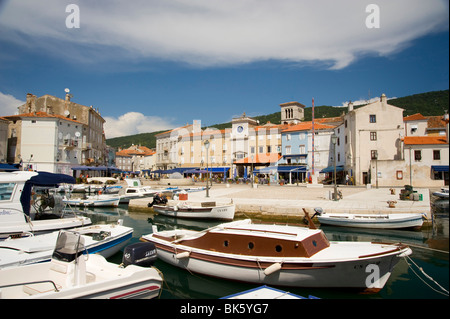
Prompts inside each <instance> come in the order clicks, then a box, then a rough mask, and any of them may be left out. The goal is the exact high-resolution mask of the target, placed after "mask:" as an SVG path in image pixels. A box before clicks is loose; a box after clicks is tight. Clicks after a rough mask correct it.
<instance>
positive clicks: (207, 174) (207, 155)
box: [204, 140, 209, 197]
mask: <svg viewBox="0 0 450 319" xmlns="http://www.w3.org/2000/svg"><path fill="white" fill-rule="evenodd" d="M204 144H205V148H206V197H209V183H208V179H209V171H208V157H209V151H208V150H209V141H208V140H206V141H205V143H204Z"/></svg>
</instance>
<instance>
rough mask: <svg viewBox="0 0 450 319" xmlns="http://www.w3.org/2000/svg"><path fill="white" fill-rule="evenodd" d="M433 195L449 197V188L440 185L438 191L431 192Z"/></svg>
mask: <svg viewBox="0 0 450 319" xmlns="http://www.w3.org/2000/svg"><path fill="white" fill-rule="evenodd" d="M433 195H434V196H437V197H439V198H449V190H448V188H445V187H442V188H441V190H440V191H436V192H433Z"/></svg>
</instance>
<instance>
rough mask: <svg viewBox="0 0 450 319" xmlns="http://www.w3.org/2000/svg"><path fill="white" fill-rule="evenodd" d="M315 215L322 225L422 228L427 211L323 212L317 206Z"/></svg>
mask: <svg viewBox="0 0 450 319" xmlns="http://www.w3.org/2000/svg"><path fill="white" fill-rule="evenodd" d="M314 210H315V212H316V213H315V214H314V215H313V217H314V216H315V215H317V219H318V220H319V222H320V223H321V224H322V225H331V226H343V227H358V228H371V229H405V228H416V229H418V228H420V227H422V225H423V221H424V219H426V218H427V214H426V213H397V214H345V213H336V214H335V213H323V211H322V209H321V208H315V209H314Z"/></svg>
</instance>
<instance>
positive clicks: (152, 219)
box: [84, 199, 449, 299]
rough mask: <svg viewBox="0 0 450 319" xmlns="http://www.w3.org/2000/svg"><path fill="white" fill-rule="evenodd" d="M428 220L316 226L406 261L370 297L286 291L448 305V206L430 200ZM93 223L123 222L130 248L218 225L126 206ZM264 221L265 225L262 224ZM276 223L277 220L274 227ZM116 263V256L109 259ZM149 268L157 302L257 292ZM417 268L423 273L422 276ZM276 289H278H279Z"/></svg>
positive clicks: (165, 267)
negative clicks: (393, 245)
mask: <svg viewBox="0 0 450 319" xmlns="http://www.w3.org/2000/svg"><path fill="white" fill-rule="evenodd" d="M432 208H433V209H432V210H433V220H432V223H431V225H429V226H427V227H422V229H421V230H418V231H413V230H376V229H374V230H370V229H356V228H354V229H350V228H343V227H331V226H328V227H327V226H321V228H322V230H323V231H324V232H325V234H326V235H327V237H328V239H329V240H330V241H383V242H402V243H405V244H408V245H410V247H411V249H412V251H413V253H412V255H410V256H409V257H410V258H411V260H407V259H403V260H401V261H400V262H399V263H398V264H397V266H396V267H395V269H394V271H393V272H392V275H391V277H390V278H389V281H388V282H387V284H386V285H385V287H384V288H383V289H382V290H381V291H380V292H379V293H376V294H364V293H362V292H360V291H353V290H348V289H347V290H346V289H329V288H321V289H318V288H314V289H313V288H288V289H284V290H288V291H289V292H291V293H294V294H298V295H301V296H309V295H313V296H315V297H318V298H322V299H374V298H375V299H448V295H446V293H445V292H444V291H443V290H442V289H441V288H440V287H439V286H441V287H442V288H444V289H445V290H447V291H448V290H449V206H448V201H447V200H436V199H432ZM84 214H85V215H87V216H89V217H90V218H91V219H92V221H93V222H94V223H97V222H98V223H109V222H114V221H116V220H117V219H123V220H124V226H128V227H132V228H133V229H134V232H133V238H132V239H131V242H130V243H133V242H138V241H139V238H140V237H141V236H142V235H146V234H149V233H151V232H152V226H153V225H156V226H157V227H158V229H160V230H161V229H163V230H164V229H173V228H186V229H193V230H203V229H206V228H209V227H212V226H215V225H217V224H220V223H221V222H219V221H199V220H182V219H175V218H171V217H166V216H161V215H157V214H152V213H145V212H133V211H128V208H127V206H123V207H122V206H121V207H118V208H109V209H107V208H102V209H100V208H97V209H92V210H91V209H89V210H85V211H84ZM265 221H268V220H267V219H266V220H265ZM277 222H279V220H278V221H277ZM109 260H110V261H111V262H115V263H120V262H121V260H122V253H121V252H120V253H118V254H116V255H114V256H112V257H111V258H110V259H109ZM155 266H156V267H157V268H158V269H159V270H160V271H161V272H162V273H163V275H164V281H165V283H164V289H163V292H162V294H161V299H217V298H221V297H224V296H228V295H231V294H235V293H238V292H241V291H244V290H248V289H252V288H255V287H257V286H258V285H255V284H246V283H240V282H233V281H228V280H223V279H218V278H211V277H207V276H203V275H199V274H194V273H190V272H189V271H187V270H183V269H179V268H176V267H174V266H171V265H169V264H167V263H164V262H163V261H160V260H158V261H157V262H156V264H155ZM419 268H421V269H422V270H423V272H424V273H425V274H424V273H423V272H422V271H421V270H420V269H419ZM281 289H283V288H282V287H281Z"/></svg>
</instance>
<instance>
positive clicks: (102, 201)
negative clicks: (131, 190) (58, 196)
mask: <svg viewBox="0 0 450 319" xmlns="http://www.w3.org/2000/svg"><path fill="white" fill-rule="evenodd" d="M63 202H64V203H66V204H67V205H71V206H81V207H117V206H119V202H120V196H119V195H117V194H96V195H90V196H86V197H83V198H64V199H63Z"/></svg>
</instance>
